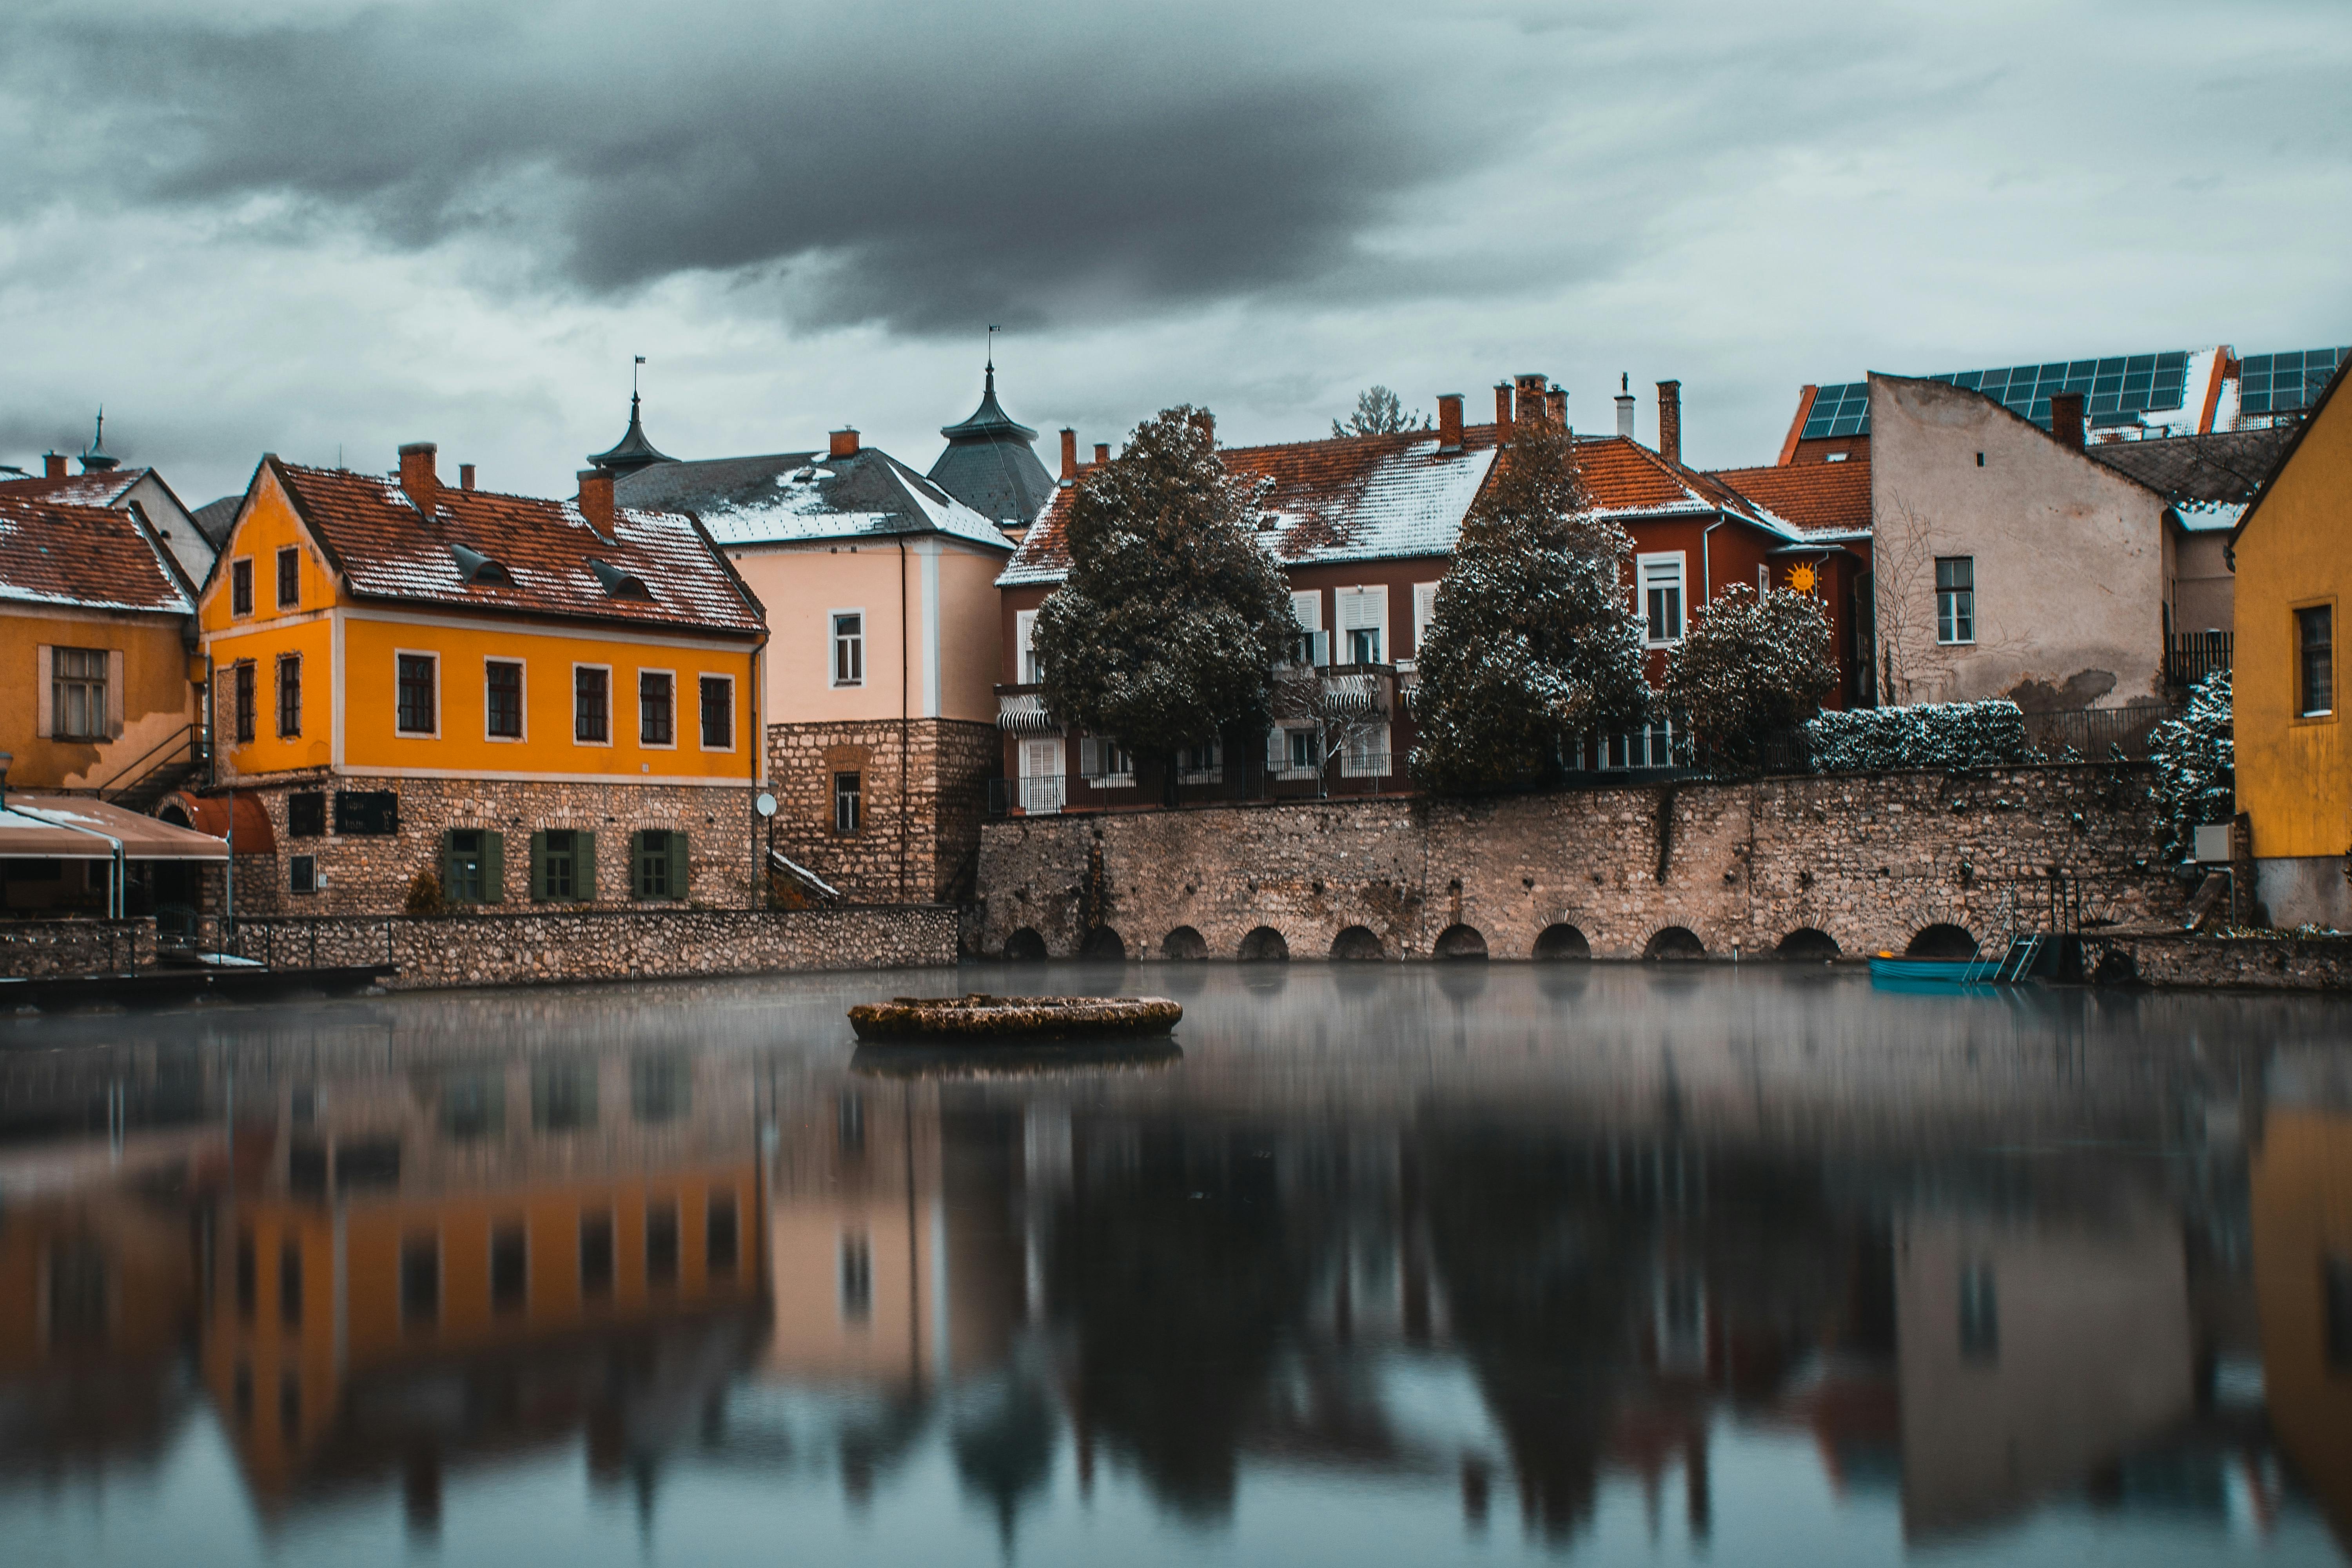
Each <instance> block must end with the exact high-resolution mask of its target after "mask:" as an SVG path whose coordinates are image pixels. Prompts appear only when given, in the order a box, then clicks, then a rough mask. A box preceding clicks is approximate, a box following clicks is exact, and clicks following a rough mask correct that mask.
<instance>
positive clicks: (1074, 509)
mask: <svg viewBox="0 0 2352 1568" xmlns="http://www.w3.org/2000/svg"><path fill="white" fill-rule="evenodd" d="M1256 524H1257V508H1256V506H1255V500H1254V497H1253V491H1252V489H1251V487H1250V486H1249V485H1248V484H1247V483H1245V482H1244V481H1242V480H1240V479H1235V478H1234V476H1233V475H1232V474H1230V473H1228V472H1227V471H1226V468H1225V466H1224V464H1223V462H1221V461H1219V460H1218V458H1217V453H1216V444H1215V441H1214V440H1213V437H1211V434H1210V431H1209V427H1208V422H1207V417H1206V415H1205V413H1204V412H1201V411H1195V410H1194V409H1192V408H1189V407H1183V408H1171V409H1167V410H1165V411H1163V412H1161V413H1160V415H1158V416H1155V417H1153V418H1151V419H1149V420H1146V421H1145V422H1144V423H1143V424H1141V425H1139V426H1136V430H1135V434H1134V435H1133V437H1130V438H1129V441H1128V443H1127V446H1126V447H1125V448H1124V449H1123V450H1122V451H1121V452H1120V453H1119V455H1118V457H1117V458H1114V459H1113V460H1112V461H1110V462H1108V463H1104V464H1102V465H1100V466H1099V467H1097V468H1092V469H1089V470H1088V471H1087V473H1086V474H1085V476H1084V477H1082V478H1081V479H1079V480H1078V481H1077V493H1076V495H1075V496H1073V497H1072V498H1071V500H1070V514H1069V524H1068V528H1069V547H1070V574H1069V576H1068V577H1067V578H1066V579H1065V580H1064V582H1063V584H1062V586H1061V587H1060V588H1059V589H1057V590H1056V591H1055V593H1054V594H1053V595H1050V596H1049V597H1048V598H1047V599H1046V600H1045V604H1044V605H1040V606H1039V608H1038V611H1037V622H1036V630H1035V643H1034V647H1035V649H1036V653H1037V657H1038V659H1039V661H1040V662H1041V663H1042V664H1043V665H1044V666H1045V679H1044V682H1043V685H1044V696H1045V706H1046V708H1047V709H1048V710H1050V711H1051V712H1053V713H1054V714H1055V715H1056V716H1057V717H1060V718H1063V719H1066V720H1071V721H1076V722H1077V723H1079V724H1081V725H1084V726H1085V727H1086V728H1087V730H1088V731H1092V732H1093V733H1095V734H1097V735H1101V736H1105V737H1108V738H1109V739H1110V740H1113V741H1115V742H1118V744H1119V745H1122V746H1124V747H1126V748H1127V749H1128V750H1129V752H1133V753H1134V754H1136V755H1137V756H1139V757H1150V758H1153V759H1156V760H1159V761H1160V762H1163V763H1170V764H1171V769H1170V776H1171V778H1172V777H1173V768H1172V763H1173V762H1174V759H1175V757H1176V754H1177V753H1178V752H1181V750H1182V749H1183V748H1185V747H1187V746H1193V745H1202V744H1205V743H1207V742H1211V741H1213V740H1214V739H1216V738H1217V736H1218V735H1219V734H1220V733H1221V732H1222V731H1224V730H1226V729H1228V728H1240V729H1244V730H1246V731H1248V732H1250V733H1252V734H1262V733H1263V732H1264V731H1265V727H1266V724H1267V722H1268V716H1269V713H1270V705H1271V699H1272V690H1273V669H1274V663H1275V660H1276V658H1277V657H1278V656H1279V655H1280V654H1281V653H1282V652H1283V651H1284V650H1286V648H1287V647H1289V645H1290V640H1291V638H1292V637H1295V636H1296V635H1297V624H1296V623H1295V622H1294V621H1293V620H1292V619H1291V615H1290V595H1289V591H1288V589H1287V587H1286V584H1285V583H1284V580H1283V575H1282V570H1281V568H1280V567H1278V566H1277V565H1276V564H1275V562H1274V559H1273V557H1272V556H1270V555H1269V554H1267V552H1266V551H1265V547H1264V546H1263V545H1261V544H1260V543H1259V542H1258V538H1257V526H1256Z"/></svg>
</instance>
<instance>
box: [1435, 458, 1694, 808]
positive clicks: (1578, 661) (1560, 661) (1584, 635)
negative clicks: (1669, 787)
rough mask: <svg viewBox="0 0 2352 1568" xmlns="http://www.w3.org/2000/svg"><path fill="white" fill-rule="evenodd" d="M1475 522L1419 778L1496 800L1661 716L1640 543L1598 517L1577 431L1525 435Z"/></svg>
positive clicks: (1449, 621) (1439, 615) (1444, 609)
mask: <svg viewBox="0 0 2352 1568" xmlns="http://www.w3.org/2000/svg"><path fill="white" fill-rule="evenodd" d="M1497 462H1498V465H1499V466H1498V468H1497V471H1496V474H1495V476H1494V478H1493V479H1490V480H1489V481H1488V483H1487V486H1486V490H1485V492H1484V493H1483V494H1481V495H1480V497H1479V499H1478V502H1477V504H1476V505H1475V506H1474V507H1473V508H1472V509H1471V511H1470V515H1469V516H1468V517H1467V518H1465V520H1464V521H1463V524H1462V539H1461V542H1460V544H1459V545H1458V546H1457V547H1456V548H1455V551H1454V565H1453V567H1452V568H1451V569H1450V570H1449V571H1448V572H1447V573H1446V574H1445V575H1444V578H1442V579H1441V580H1440V581H1439V583H1438V584H1437V605H1436V613H1435V616H1434V618H1433V620H1432V622H1431V624H1430V627H1429V634H1428V636H1427V637H1426V638H1425V639H1424V640H1423V643H1422V647H1421V653H1420V657H1419V659H1418V661H1417V662H1418V665H1419V668H1420V672H1421V686H1420V689H1419V691H1418V693H1417V694H1416V696H1415V700H1414V705H1413V717H1414V719H1415V721H1417V722H1418V724H1419V725H1420V730H1421V740H1420V743H1419V744H1418V745H1416V746H1414V747H1413V751H1412V775H1413V777H1414V778H1415V779H1416V780H1417V781H1419V782H1420V784H1422V785H1423V787H1424V788H1427V789H1432V790H1436V791H1440V792H1444V793H1463V792H1468V791H1475V790H1481V789H1494V788H1499V787H1504V786H1507V785H1510V784H1519V783H1524V782H1527V781H1529V780H1532V779H1535V778H1538V777H1542V776H1546V775H1549V774H1552V773H1557V772H1558V771H1559V760H1560V755H1561V752H1562V750H1563V749H1564V747H1565V745H1566V743H1567V742H1570V740H1573V739H1574V738H1576V737H1578V736H1580V735H1585V734H1591V733H1594V732H1607V731H1613V730H1621V729H1624V728H1628V727H1630V726H1632V725H1633V724H1636V723H1639V722H1640V721H1642V719H1643V716H1644V714H1645V713H1646V712H1647V711H1648V709H1649V688H1648V686H1647V684H1646V683H1645V681H1644V679H1643V668H1642V627H1641V623H1640V621H1639V620H1637V619H1636V618H1635V617H1634V616H1633V610H1632V608H1631V607H1630V600H1629V595H1627V592H1626V588H1625V562H1626V558H1627V557H1628V556H1629V555H1630V554H1631V553H1632V552H1633V543H1632V542H1631V541H1630V540H1628V539H1627V538H1626V537H1625V533H1624V531H1623V530H1622V529H1620V528H1619V527H1617V525H1616V524H1614V523H1612V522H1608V521H1603V520H1601V519H1597V518H1594V517H1591V516H1590V515H1588V513H1587V511H1586V500H1585V493H1584V486H1583V482H1582V480H1581V479H1580V478H1579V476H1578V474H1577V469H1576V449H1575V446H1574V443H1573V441H1572V440H1571V438H1570V436H1569V433H1568V431H1567V430H1566V429H1564V428H1562V427H1561V426H1557V425H1552V424H1550V423H1549V422H1546V421H1543V420H1530V421H1528V422H1526V423H1523V424H1521V425H1519V426H1517V428H1516V429H1515V430H1514V431H1513V432H1512V435H1511V438H1510V441H1509V444H1508V445H1507V447H1505V448H1504V449H1503V452H1502V454H1501V455H1500V457H1499V458H1498V459H1497Z"/></svg>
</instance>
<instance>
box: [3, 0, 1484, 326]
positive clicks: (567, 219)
mask: <svg viewBox="0 0 2352 1568" xmlns="http://www.w3.org/2000/svg"><path fill="white" fill-rule="evenodd" d="M778 15H779V14H778V13H777V11H776V10H775V9H774V8H772V7H767V6H751V5H736V6H720V5H705V6H701V7H699V8H697V7H686V8H678V7H671V8H667V9H666V10H664V11H663V12H661V14H660V21H659V24H658V30H657V31H656V30H649V29H648V26H647V24H646V22H645V21H644V20H643V18H644V16H646V12H645V11H643V10H639V9H635V8H628V9H620V8H611V7H605V6H583V5H556V4H551V3H542V4H540V5H526V6H517V7H504V8H491V7H482V6H478V5H447V4H436V5H424V6H417V7H409V8H404V9H399V10H391V9H369V10H363V11H360V12H358V13H356V14H352V15H348V16H341V17H340V18H336V19H334V20H332V21H331V22H328V23H325V24H319V25H297V24H288V23H277V24H271V25H266V26H236V25H232V24H226V23H215V22H205V21H189V20H186V19H184V18H180V19H172V18H165V19H163V20H142V21H139V22H137V23H113V22H110V23H105V24H93V23H89V22H85V21H79V20H75V19H70V18H64V17H56V16H53V17H52V18H51V19H50V20H49V21H48V22H47V23H46V24H44V23H42V22H40V21H36V22H35V23H34V24H33V25H32V26H31V27H30V29H29V36H28V37H27V38H26V40H25V41H24V43H23V44H22V45H21V46H20V47H18V48H17V49H16V51H15V54H14V59H15V60H16V66H15V68H13V71H11V72H10V78H8V79H11V90H12V91H13V93H14V94H15V95H16V96H17V97H18V98H19V99H20V100H31V101H33V102H35V103H37V104H40V105H41V106H42V107H43V108H44V110H47V113H48V115H49V116H51V117H53V118H54V120H55V121H56V122H57V123H58V124H59V125H60V126H61V127H62V129H61V130H60V132H58V135H59V136H60V137H61V138H69V137H71V136H74V135H76V134H79V135H80V136H82V137H84V138H87V139H89V141H88V142H87V144H84V145H81V146H79V147H78V148H75V149H74V152H75V154H76V155H74V156H70V157H67V156H52V157H50V158H48V159H47V160H45V161H44V164H45V168H46V169H47V172H48V174H49V176H50V177H51V178H53V179H56V180H58V187H57V188H55V189H53V190H50V191H48V192H45V193H35V194H36V195H46V196H47V198H48V199H52V200H56V199H75V200H87V199H89V195H90V193H91V192H92V191H93V190H97V191H102V192H108V193H110V195H112V196H113V197H114V198H115V199H119V200H122V201H126V202H132V203H138V202H152V201H157V200H161V201H164V202H169V203H174V204H182V205H194V206H198V207H205V206H212V207H217V208H220V209H223V210H233V209H235V208H236V206H237V205H238V204H240V203H242V202H245V201H247V199H248V198H252V197H256V196H265V197H274V198H281V199H285V200H288V201H290V202H291V203H292V204H293V205H294V206H295V207H296V209H297V211H298V213H308V214H311V215H314V216H325V217H328V218H350V219H356V220H357V221H359V222H361V223H362V224H363V225H364V226H367V227H368V228H369V229H370V230H371V231H373V233H374V234H375V235H376V236H378V237H379V238H380V239H381V240H383V241H385V242H388V243H391V244H394V245H396V246H401V247H425V246H429V245H433V244H436V243H438V242H440V241H443V240H446V239H448V238H451V237H458V236H484V235H487V236H489V237H505V238H509V239H511V240H514V241H516V242H518V243H519V244H520V246H521V247H523V248H524V249H525V250H526V251H527V252H529V253H530V254H533V255H535V256H538V257H541V258H543V259H545V260H546V261H547V263H548V264H549V265H550V266H551V268H552V269H553V270H554V272H555V273H556V274H557V275H558V276H559V277H560V278H562V279H564V280H566V281H568V282H570V283H572V284H573V285H575V286H578V287H581V288H584V289H590V290H593V291H611V290H616V289H628V288H631V287H634V286H636V285H640V284H644V283H646V282H649V281H653V280H656V279H661V278H664V277H667V276H669V275H672V274H675V273H677V272H681V271H690V270H696V269H710V270H716V271H720V272H739V273H742V274H744V275H745V276H747V277H750V278H751V279H759V280H764V281H768V282H771V283H772V285H773V286H775V287H776V288H778V289H780V290H781V291H782V295H783V297H784V298H785V299H787V300H791V301H793V303H794V304H795V305H796V306H797V310H796V311H795V313H797V314H800V315H802V316H803V318H804V319H811V320H814V321H820V322H828V323H830V322H842V321H882V322H885V323H887V324H888V325H890V326H892V327H894V328H897V329H899V330H902V331H932V330H939V329H943V328H946V327H950V326H953V327H955V328H957V329H964V328H968V327H969V325H970V324H971V322H972V321H975V320H976V319H979V318H981V317H982V316H985V317H986V318H987V319H990V320H1003V321H1007V322H1008V324H1010V323H1014V322H1024V323H1036V322H1056V321H1071V320H1073V319H1084V318H1086V317H1088V316H1093V315H1105V316H1107V315H1110V314H1114V313H1116V312H1118V311H1121V310H1131V309H1133V308H1135V307H1137V306H1143V307H1145V308H1150V307H1154V306H1160V305H1173V304H1182V303H1186V302H1192V301H1198V300H1212V299H1220V298H1229V297H1232V296H1234V295H1236V294H1246V293H1248V292H1251V291H1254V290H1258V289H1266V288H1270V287H1279V286H1282V285H1286V284H1296V283H1298V282H1300V281H1302V280H1306V279H1314V278H1316V277H1318V276H1321V275H1324V274H1326V273H1328V272H1329V271H1331V270H1332V269H1334V268H1339V267H1340V266H1342V265H1343V264H1345V263H1346V262H1347V261H1348V260H1349V258H1350V256H1351V254H1352V253H1353V251H1354V249H1355V247H1356V241H1357V238H1358V237H1359V236H1360V234H1361V233H1362V232H1363V231H1364V230H1365V229H1366V228H1367V227H1368V226H1371V225H1373V224H1374V223H1376V222H1378V221H1379V220H1380V219H1381V217H1382V216H1383V215H1384V214H1386V213H1387V212H1389V211H1390V210H1391V207H1392V205H1393V204H1394V203H1395V202H1396V201H1397V199H1398V198H1399V197H1401V196H1402V195H1405V194H1406V193H1409V192H1411V191H1412V190H1413V189H1414V188H1415V187H1416V186H1419V185H1421V184H1424V183H1425V182H1428V181H1430V180H1432V179H1433V178H1435V177H1437V176H1439V175H1440V174H1451V173H1458V172H1459V170H1460V167H1461V160H1462V156H1463V149H1464V146H1465V140H1464V138H1463V130H1464V128H1465V126H1466V127H1470V128H1474V129H1475V127H1476V126H1477V125H1478V124H1479V123H1480V121H1481V111H1480V110H1479V109H1478V107H1477V103H1476V100H1475V93H1473V92H1468V91H1466V90H1465V89H1467V87H1468V85H1469V84H1467V83H1466V82H1463V81H1460V80H1457V79H1456V75H1457V74H1458V73H1449V72H1447V71H1446V70H1444V69H1442V68H1441V69H1433V68H1432V67H1433V64H1434V63H1436V62H1433V61H1432V60H1430V59H1429V58H1425V56H1424V57H1421V58H1412V59H1410V60H1404V59H1398V58H1393V57H1381V56H1377V55H1372V54H1370V53H1367V54H1365V55H1364V56H1362V57H1360V58H1345V57H1346V54H1347V51H1346V50H1345V49H1344V47H1322V46H1318V45H1317V44H1316V42H1315V40H1317V39H1318V37H1329V36H1332V35H1331V28H1332V24H1333V23H1334V22H1339V23H1345V22H1348V21H1349V20H1350V19H1352V20H1353V21H1354V22H1355V23H1356V24H1358V25H1360V26H1369V25H1370V23H1371V22H1372V21H1373V20H1375V17H1374V16H1373V14H1371V13H1366V12H1363V11H1360V10H1359V9H1356V8H1350V9H1349V10H1348V11H1346V12H1341V13H1338V14H1337V16H1335V17H1331V18H1324V19H1320V20H1308V19H1306V18H1286V19H1285V21H1284V24H1283V25H1282V26H1279V27H1278V28H1277V27H1276V26H1275V25H1274V24H1273V23H1272V22H1271V21H1264V20H1258V19H1255V18H1254V17H1253V16H1251V15H1250V14H1249V13H1245V12H1244V13H1232V14H1225V13H1218V12H1214V11H1200V12H1193V13H1188V14H1187V15H1186V16H1183V17H1170V16H1152V17H1151V18H1150V19H1148V20H1147V19H1140V18H1138V19H1118V20H1115V21H1113V20H1106V19H1104V14H1103V13H1102V12H1099V11H1091V10H1090V11H1083V12H1076V13H1073V14H1071V15H1069V16H1061V17H1048V18H1045V19H1043V20H1039V19H1034V18H1031V19H1025V20H1020V21H1016V20H1014V19H1013V18H1011V17H1010V16H1007V15H1006V14H1005V13H1003V12H1002V11H998V10H993V9H992V10H987V11H980V10H974V9H971V8H958V7H945V6H943V7H939V8H936V9H920V8H919V9H916V10H912V11H909V10H906V9H898V10H893V11H890V12H888V13H887V14H885V13H881V12H872V11H869V12H865V13H848V12H845V13H841V14H840V16H836V17H834V18H832V19H828V20H824V21H822V22H820V20H819V19H818V18H814V17H806V16H804V17H803V22H802V25H799V26H777V25H776V22H777V20H778ZM844 18H848V19H847V20H844ZM1220 31H1221V32H1222V33H1223V37H1215V38H1207V37H1202V34H1203V33H1204V32H1220ZM1204 44H1207V45H1210V46H1211V47H1203V45H1204ZM1368 60H1370V61H1371V62H1372V63H1367V61H1368ZM9 69H10V68H8V67H5V66H0V70H9ZM1449 82H1452V83H1453V85H1452V86H1450V87H1449V86H1448V85H1447V84H1448V83H1449ZM1439 123H1445V124H1447V125H1448V127H1449V145H1448V146H1447V147H1446V148H1444V150H1443V151H1441V149H1440V147H1439V145H1438V142H1437V138H1436V136H1435V135H1434V133H1433V127H1434V126H1435V125H1437V124H1439ZM1481 142H1484V143H1485V144H1486V145H1489V146H1494V147H1496V148H1497V150H1499V143H1497V142H1495V141H1494V139H1491V138H1474V139H1472V140H1470V141H1469V142H1468V143H1467V144H1468V145H1470V146H1472V147H1475V146H1477V145H1479V144H1480V143H1481ZM54 151H64V149H63V148H59V149H54ZM278 221H283V219H282V218H281V219H279V220H278Z"/></svg>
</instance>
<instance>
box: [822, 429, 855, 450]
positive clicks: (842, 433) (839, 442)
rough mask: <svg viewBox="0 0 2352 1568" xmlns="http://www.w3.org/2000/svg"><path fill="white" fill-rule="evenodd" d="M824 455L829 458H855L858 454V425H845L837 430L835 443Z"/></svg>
mask: <svg viewBox="0 0 2352 1568" xmlns="http://www.w3.org/2000/svg"><path fill="white" fill-rule="evenodd" d="M824 455H825V456H826V457H828V458H854V457H856V456H857V427H856V426H854V425H845V426H842V427H841V428H840V429H838V430H835V432H834V433H833V443H832V445H831V446H830V447H828V448H827V449H826V451H825V454H824Z"/></svg>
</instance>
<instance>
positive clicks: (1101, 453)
mask: <svg viewBox="0 0 2352 1568" xmlns="http://www.w3.org/2000/svg"><path fill="white" fill-rule="evenodd" d="M1109 461H1110V443H1109V442H1108V441H1097V442H1096V443H1095V466H1096V467H1097V468H1100V467H1101V466H1102V465H1103V464H1105V463H1108V462H1109Z"/></svg>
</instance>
